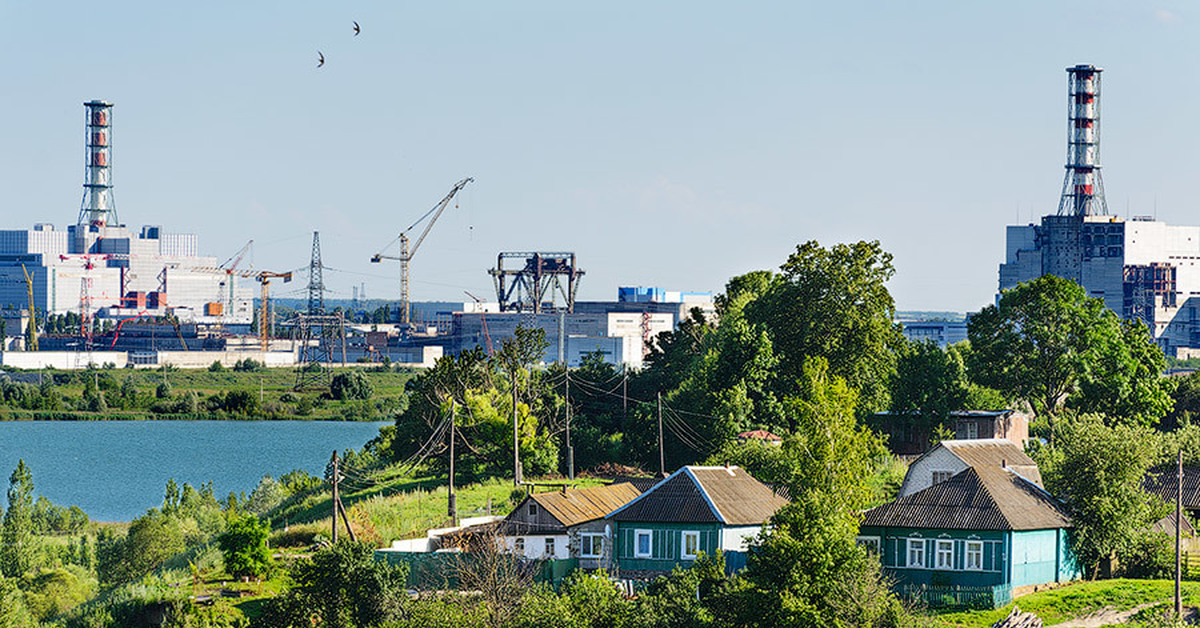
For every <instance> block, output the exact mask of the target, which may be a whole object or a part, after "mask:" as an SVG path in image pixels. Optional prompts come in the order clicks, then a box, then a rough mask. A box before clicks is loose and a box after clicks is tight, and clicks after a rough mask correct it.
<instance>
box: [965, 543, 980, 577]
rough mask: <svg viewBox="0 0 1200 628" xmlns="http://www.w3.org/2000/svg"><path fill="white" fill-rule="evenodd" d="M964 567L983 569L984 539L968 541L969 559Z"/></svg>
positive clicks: (974, 569) (976, 569) (975, 569)
mask: <svg viewBox="0 0 1200 628" xmlns="http://www.w3.org/2000/svg"><path fill="white" fill-rule="evenodd" d="M963 569H970V570H973V571H982V570H983V541H967V559H966V562H965V563H964V564H963Z"/></svg>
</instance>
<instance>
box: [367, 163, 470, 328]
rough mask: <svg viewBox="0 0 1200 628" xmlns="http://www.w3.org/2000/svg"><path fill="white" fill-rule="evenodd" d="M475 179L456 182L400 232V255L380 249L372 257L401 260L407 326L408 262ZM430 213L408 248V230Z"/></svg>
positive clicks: (402, 321) (403, 319)
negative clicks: (427, 221)
mask: <svg viewBox="0 0 1200 628" xmlns="http://www.w3.org/2000/svg"><path fill="white" fill-rule="evenodd" d="M474 180H475V179H473V178H471V177H467V178H465V179H463V180H462V181H459V182H458V183H455V184H454V187H453V188H451V189H450V193H449V194H447V195H446V197H445V198H443V199H442V200H441V201H439V202H438V204H437V205H434V206H433V208H432V209H430V210H429V211H427V212H425V215H424V216H421V217H420V218H418V219H417V221H416V222H414V223H413V224H412V225H411V226H410V227H409V228H407V229H405V230H404V231H403V232H401V233H400V236H399V237H398V238H396V239H397V240H400V255H385V254H384V253H383V251H380V252H378V253H376V254H375V255H373V256H372V257H371V261H372V262H375V263H378V262H380V261H383V260H385V259H394V260H399V261H400V324H401V325H403V326H405V327H407V326H408V323H409V310H410V309H411V307H410V305H409V300H408V263H409V262H411V261H412V258H413V256H414V255H416V254H417V249H419V248H421V243H422V242H424V241H425V236H427V235H429V230H430V229H432V228H433V224H434V223H436V222H437V219H438V218H439V217H441V215H442V212H443V211H445V209H446V206H447V205H449V204H450V200H451V199H453V198H454V195H455V194H458V193H459V191H460V190H462V189H463V188H465V187H467V184H468V183H471V182H472V181H474ZM434 212H436V213H434ZM430 214H433V218H432V219H431V220H430V221H429V224H427V225H425V230H424V231H422V232H421V237H419V238H417V243H416V244H414V245H413V247H412V250H411V251H410V250H409V249H408V232H409V231H412V230H413V229H414V228H416V226H417V225H419V224H421V221H423V220H425V219H426V218H429V215H430ZM395 241H396V240H392V242H395ZM391 245H392V243H391V242H389V243H388V245H387V246H386V247H384V249H383V250H384V251H386V250H387V249H388V247H390V246H391Z"/></svg>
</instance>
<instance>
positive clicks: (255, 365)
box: [210, 358, 266, 373]
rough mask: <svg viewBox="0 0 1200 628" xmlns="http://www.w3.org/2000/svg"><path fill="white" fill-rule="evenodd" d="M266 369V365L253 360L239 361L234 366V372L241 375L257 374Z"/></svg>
mask: <svg viewBox="0 0 1200 628" xmlns="http://www.w3.org/2000/svg"><path fill="white" fill-rule="evenodd" d="M210 368H211V367H210ZM265 369H266V365H265V364H263V363H262V362H258V361H256V360H252V359H250V358H246V359H244V360H238V361H237V362H236V363H235V364H234V365H233V370H235V371H237V372H239V373H257V372H259V371H263V370H265Z"/></svg>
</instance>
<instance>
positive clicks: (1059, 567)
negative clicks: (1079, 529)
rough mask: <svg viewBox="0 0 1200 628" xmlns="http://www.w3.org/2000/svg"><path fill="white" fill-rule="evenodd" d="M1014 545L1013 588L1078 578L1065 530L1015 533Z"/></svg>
mask: <svg viewBox="0 0 1200 628" xmlns="http://www.w3.org/2000/svg"><path fill="white" fill-rule="evenodd" d="M1012 548H1013V551H1012V576H1011V578H1012V585H1013V586H1014V587H1023V586H1027V585H1032V584H1045V583H1047V582H1064V581H1069V580H1075V579H1076V578H1078V577H1079V570H1078V568H1077V566H1076V564H1075V558H1074V555H1073V554H1072V553H1071V552H1070V549H1069V548H1068V546H1067V535H1066V530H1063V529H1054V530H1022V531H1017V532H1013V541H1012Z"/></svg>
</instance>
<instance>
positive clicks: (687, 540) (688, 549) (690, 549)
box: [679, 530, 700, 558]
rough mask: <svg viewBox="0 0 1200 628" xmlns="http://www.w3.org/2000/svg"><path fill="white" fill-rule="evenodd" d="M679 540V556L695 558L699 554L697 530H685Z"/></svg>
mask: <svg viewBox="0 0 1200 628" xmlns="http://www.w3.org/2000/svg"><path fill="white" fill-rule="evenodd" d="M680 541H681V542H680V546H681V547H680V550H679V557H680V558H695V557H696V556H698V555H699V554H700V533H699V532H695V531H687V530H685V531H684V533H683V537H682V539H681V540H680Z"/></svg>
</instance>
